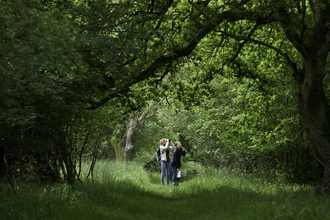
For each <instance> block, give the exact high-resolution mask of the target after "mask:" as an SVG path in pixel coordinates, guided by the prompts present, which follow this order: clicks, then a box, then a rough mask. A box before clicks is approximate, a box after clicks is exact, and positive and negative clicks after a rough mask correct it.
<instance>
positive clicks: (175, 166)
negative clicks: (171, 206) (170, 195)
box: [171, 141, 187, 186]
mask: <svg viewBox="0 0 330 220" xmlns="http://www.w3.org/2000/svg"><path fill="white" fill-rule="evenodd" d="M175 147H176V148H175V150H174V152H173V156H172V159H171V167H172V171H173V180H172V181H173V186H178V185H179V179H178V177H177V175H178V172H179V171H180V167H181V161H180V159H181V156H186V153H187V151H186V149H184V148H183V147H182V146H181V142H180V141H176V142H175Z"/></svg>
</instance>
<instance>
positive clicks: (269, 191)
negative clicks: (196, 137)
mask: <svg viewBox="0 0 330 220" xmlns="http://www.w3.org/2000/svg"><path fill="white" fill-rule="evenodd" d="M188 167H189V166H188ZM189 169H190V168H189ZM194 169H197V170H198V174H196V175H194V176H193V175H192V174H189V175H188V171H186V175H188V177H189V178H186V179H185V180H184V181H182V183H180V185H179V186H178V187H173V186H172V185H170V186H162V185H161V184H160V174H158V173H148V172H145V171H144V170H143V169H142V166H140V165H138V164H134V163H129V164H127V165H124V164H121V163H116V162H109V161H101V162H99V163H98V164H97V167H96V168H95V171H94V179H93V181H92V180H88V181H84V183H83V184H75V185H74V186H69V185H66V184H57V185H56V186H47V187H32V186H25V187H24V189H19V190H18V191H19V193H15V194H8V193H6V192H4V190H2V192H0V194H2V198H1V200H0V219H1V220H5V219H15V220H16V219H17V220H20V219H29V220H30V219H42V220H43V219H61V220H62V219H63V220H64V219H81V220H83V219H93V220H94V219H95V220H99V219H119V220H120V219H125V220H126V219H201V220H202V219H203V220H207V219H253V220H255V219H281V220H282V219H309V220H310V219H322V220H325V219H330V209H329V207H330V200H329V198H328V197H318V196H315V195H314V193H313V188H308V187H305V188H302V187H299V186H296V185H284V184H262V183H256V182H254V181H249V180H247V179H244V178H240V177H235V176H233V175H230V174H229V173H227V172H225V171H221V170H216V169H211V168H209V169H204V168H203V167H197V168H196V167H195V168H194ZM183 171H185V169H183ZM192 173H196V172H192ZM183 175H185V172H183ZM183 178H185V177H183Z"/></svg>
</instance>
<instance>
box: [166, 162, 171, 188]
mask: <svg viewBox="0 0 330 220" xmlns="http://www.w3.org/2000/svg"><path fill="white" fill-rule="evenodd" d="M170 166H171V163H170V162H166V183H167V185H168V184H169V183H170Z"/></svg>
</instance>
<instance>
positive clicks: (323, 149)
mask: <svg viewBox="0 0 330 220" xmlns="http://www.w3.org/2000/svg"><path fill="white" fill-rule="evenodd" d="M324 75H325V62H321V60H320V59H316V60H312V61H309V62H305V77H304V81H303V82H302V83H301V85H300V92H299V105H298V108H299V113H300V121H301V125H302V126H303V128H304V130H305V131H306V133H307V135H308V137H309V138H310V140H311V141H312V143H313V146H314V147H315V149H316V151H317V152H318V155H319V156H320V157H321V158H320V159H321V162H322V163H323V166H324V176H323V179H322V181H321V182H320V184H319V185H318V186H317V188H316V190H315V191H316V193H321V194H324V193H329V184H330V107H329V104H328V100H327V99H326V97H325V93H324V90H323V78H324Z"/></svg>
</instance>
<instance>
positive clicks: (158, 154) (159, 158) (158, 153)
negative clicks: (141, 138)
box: [156, 147, 162, 164]
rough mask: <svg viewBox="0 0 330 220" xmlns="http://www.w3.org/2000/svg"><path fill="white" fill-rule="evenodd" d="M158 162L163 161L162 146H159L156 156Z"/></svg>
mask: <svg viewBox="0 0 330 220" xmlns="http://www.w3.org/2000/svg"><path fill="white" fill-rule="evenodd" d="M156 160H157V163H159V164H160V163H161V160H162V159H161V156H160V147H159V148H157V156H156Z"/></svg>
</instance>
